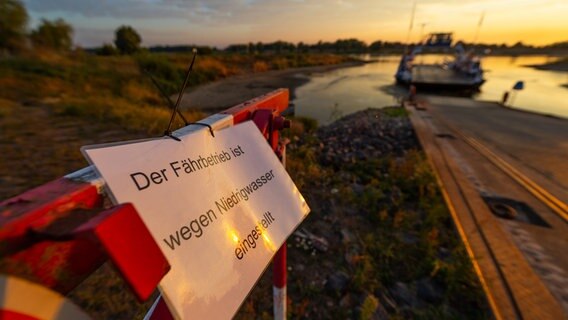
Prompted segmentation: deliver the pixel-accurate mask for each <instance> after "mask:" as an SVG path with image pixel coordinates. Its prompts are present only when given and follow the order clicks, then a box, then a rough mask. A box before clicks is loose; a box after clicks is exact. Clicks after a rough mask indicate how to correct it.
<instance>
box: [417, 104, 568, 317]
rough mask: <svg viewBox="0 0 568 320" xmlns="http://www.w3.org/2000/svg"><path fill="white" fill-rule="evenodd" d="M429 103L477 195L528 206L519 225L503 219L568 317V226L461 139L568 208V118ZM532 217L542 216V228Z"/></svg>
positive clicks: (495, 107) (493, 107)
mask: <svg viewBox="0 0 568 320" xmlns="http://www.w3.org/2000/svg"><path fill="white" fill-rule="evenodd" d="M423 98H424V99H425V100H426V101H427V104H426V106H427V114H428V116H429V117H431V120H432V121H433V122H434V123H436V130H437V132H438V136H439V137H440V136H443V137H445V138H447V137H448V134H449V135H451V136H450V139H453V141H455V143H452V145H453V146H454V152H455V153H456V158H459V159H461V160H460V168H461V171H463V172H464V174H465V175H466V176H467V177H468V180H470V182H471V183H472V185H474V187H475V188H476V189H477V191H478V192H479V194H480V195H481V196H483V197H489V198H493V199H508V200H511V201H514V202H517V203H522V204H523V205H526V206H527V207H528V209H527V210H526V211H527V212H528V213H527V212H523V210H518V216H517V217H516V218H515V219H498V220H499V221H500V222H501V223H500V225H501V226H502V228H503V229H504V230H506V231H507V232H508V233H509V234H510V236H511V238H512V239H513V241H514V242H515V243H516V245H517V247H518V248H519V249H520V250H521V252H522V253H523V255H524V257H525V259H526V260H527V262H529V264H530V265H531V266H532V268H533V269H534V271H535V272H536V273H537V274H538V275H539V277H540V278H541V279H542V280H543V282H544V283H545V284H546V286H547V287H548V289H549V290H550V291H551V292H552V293H553V295H554V296H555V297H556V299H557V300H558V301H559V302H560V304H561V305H563V307H564V310H565V312H566V315H568V255H566V252H567V251H568V222H567V221H566V220H565V219H563V218H562V217H561V216H560V215H559V214H558V213H555V212H554V210H551V208H550V207H549V206H547V205H545V203H544V202H542V201H541V200H539V199H538V198H537V197H535V196H534V194H532V193H530V192H529V191H527V189H526V188H525V187H523V186H522V185H521V184H519V183H517V182H516V181H515V180H514V179H513V178H511V176H510V175H508V174H506V173H505V172H503V171H502V170H500V169H499V168H498V167H497V166H495V165H494V164H493V163H492V162H491V161H490V160H489V159H488V158H487V157H485V156H483V155H482V154H481V153H480V152H479V151H478V150H476V148H474V147H472V146H471V145H468V144H466V143H459V142H462V141H463V139H464V136H463V135H466V136H468V137H471V138H473V139H475V140H477V141H479V142H480V143H481V144H482V145H483V146H484V147H487V148H488V149H489V150H491V152H493V153H494V154H496V155H497V156H498V157H500V158H501V159H502V160H504V161H506V162H507V163H508V164H510V165H511V166H512V167H514V168H515V169H516V170H518V171H519V172H520V173H522V174H523V175H524V176H526V177H528V178H529V179H530V180H531V181H533V182H535V183H536V184H538V185H539V186H540V187H542V188H543V189H545V190H546V191H547V192H549V193H550V194H552V195H553V196H554V197H556V198H557V199H558V200H559V201H560V202H563V203H564V204H566V203H568V119H560V118H552V117H547V116H543V115H538V114H534V113H528V112H524V111H516V110H512V109H509V108H504V107H501V106H499V105H498V104H497V103H494V102H480V101H475V100H472V99H466V98H457V97H442V96H426V97H423ZM456 129H457V130H456ZM458 132H461V133H460V134H456V133H458ZM508 200H505V201H508ZM486 201H487V200H486ZM497 201H502V200H497ZM531 212H532V213H531ZM528 217H532V218H535V217H536V218H537V219H536V220H537V222H535V220H534V219H532V220H531V219H529V218H528ZM538 219H540V221H542V222H543V223H539V222H538Z"/></svg>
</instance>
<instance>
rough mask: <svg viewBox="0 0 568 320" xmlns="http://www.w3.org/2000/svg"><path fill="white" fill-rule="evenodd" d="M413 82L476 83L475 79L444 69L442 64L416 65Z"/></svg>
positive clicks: (439, 83) (413, 71)
mask: <svg viewBox="0 0 568 320" xmlns="http://www.w3.org/2000/svg"><path fill="white" fill-rule="evenodd" d="M412 83H413V84H428V85H441V86H445V85H452V86H455V85H458V86H460V85H461V86H471V85H474V79H473V78H471V77H468V76H466V75H463V74H460V73H457V72H455V71H453V70H451V69H444V68H442V67H441V66H440V65H415V66H414V67H413V68H412Z"/></svg>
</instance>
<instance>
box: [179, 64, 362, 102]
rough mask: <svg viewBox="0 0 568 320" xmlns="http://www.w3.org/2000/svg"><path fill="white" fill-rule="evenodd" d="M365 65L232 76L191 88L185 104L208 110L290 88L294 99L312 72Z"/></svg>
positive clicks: (333, 66)
mask: <svg viewBox="0 0 568 320" xmlns="http://www.w3.org/2000/svg"><path fill="white" fill-rule="evenodd" d="M362 64H364V62H348V63H343V64H338V65H328V66H315V67H306V68H293V69H286V70H274V71H268V72H262V73H252V74H246V75H240V76H235V77H230V78H227V79H223V80H220V81H216V82H213V83H209V84H206V85H203V86H199V87H196V88H194V89H193V90H191V91H189V92H188V93H186V94H185V95H184V97H183V100H182V103H181V107H182V108H187V109H199V110H207V111H216V110H224V109H227V108H229V107H232V106H234V105H237V104H239V103H241V102H243V101H246V100H249V99H252V98H254V97H257V96H260V95H263V94H265V93H267V92H270V91H273V90H275V89H278V88H288V89H290V100H292V99H294V97H295V95H294V93H295V92H294V91H295V89H296V88H298V87H299V86H301V85H303V84H305V83H307V82H308V81H309V79H310V75H312V74H316V73H322V72H327V71H331V70H335V69H338V68H347V67H355V66H360V65H362Z"/></svg>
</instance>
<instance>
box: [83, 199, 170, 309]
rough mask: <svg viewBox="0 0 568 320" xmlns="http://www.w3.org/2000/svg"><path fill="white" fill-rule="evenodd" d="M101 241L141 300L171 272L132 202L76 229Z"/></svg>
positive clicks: (101, 214)
mask: <svg viewBox="0 0 568 320" xmlns="http://www.w3.org/2000/svg"><path fill="white" fill-rule="evenodd" d="M76 233H77V234H78V235H79V236H84V237H87V238H89V239H93V240H98V241H100V243H101V244H102V246H103V247H104V248H105V250H106V252H107V254H108V255H109V257H110V258H111V260H112V261H113V263H114V264H115V266H116V267H117V268H118V270H119V271H120V273H121V274H122V276H123V277H124V278H125V280H126V281H127V283H128V284H129V285H130V287H131V289H132V290H133V291H134V293H135V294H136V297H137V298H138V299H139V300H140V301H145V300H147V299H148V298H149V297H150V295H151V294H152V293H153V292H154V290H155V289H156V287H157V286H158V283H159V282H160V280H161V279H162V278H163V277H164V275H165V274H166V273H167V272H168V271H169V270H170V265H169V263H168V261H167V260H166V257H165V256H164V254H163V253H162V251H161V250H160V248H159V247H158V245H157V244H156V242H155V241H154V239H153V238H152V235H151V234H150V231H149V230H148V228H147V227H146V225H145V224H144V222H143V221H142V219H140V217H139V216H138V213H137V212H136V209H135V208H134V206H133V205H132V204H130V203H125V204H121V205H118V206H116V207H114V208H111V209H109V210H106V211H104V212H102V213H100V214H99V215H97V216H96V217H95V218H93V219H92V220H90V221H89V222H87V223H86V224H84V225H82V226H81V227H80V228H78V229H77V230H76Z"/></svg>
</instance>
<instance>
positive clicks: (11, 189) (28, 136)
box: [0, 100, 142, 200]
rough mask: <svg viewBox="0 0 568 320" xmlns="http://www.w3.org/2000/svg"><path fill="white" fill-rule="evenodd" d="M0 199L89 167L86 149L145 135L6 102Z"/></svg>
mask: <svg viewBox="0 0 568 320" xmlns="http://www.w3.org/2000/svg"><path fill="white" fill-rule="evenodd" d="M0 110H1V111H2V112H1V114H0V132H1V134H0V200H4V199H7V198H9V197H11V196H14V195H17V194H19V193H21V192H23V191H25V190H27V189H30V188H32V187H35V186H38V185H41V184H43V183H45V182H48V181H50V180H53V179H55V178H58V177H60V176H63V175H65V174H67V173H70V172H72V171H74V170H77V169H80V168H82V167H85V166H87V165H88V164H87V162H86V160H85V159H84V158H83V156H82V155H81V152H80V148H81V146H83V145H87V144H95V143H103V142H110V141H117V140H125V139H134V138H140V137H142V135H141V134H135V133H131V132H127V131H126V130H124V129H122V128H120V127H118V126H116V125H112V124H108V123H97V122H90V121H87V120H84V119H77V118H70V117H64V116H60V115H56V114H54V113H53V112H52V111H51V110H50V108H49V107H48V106H41V105H34V106H23V105H21V104H16V103H13V102H10V101H6V100H0Z"/></svg>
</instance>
